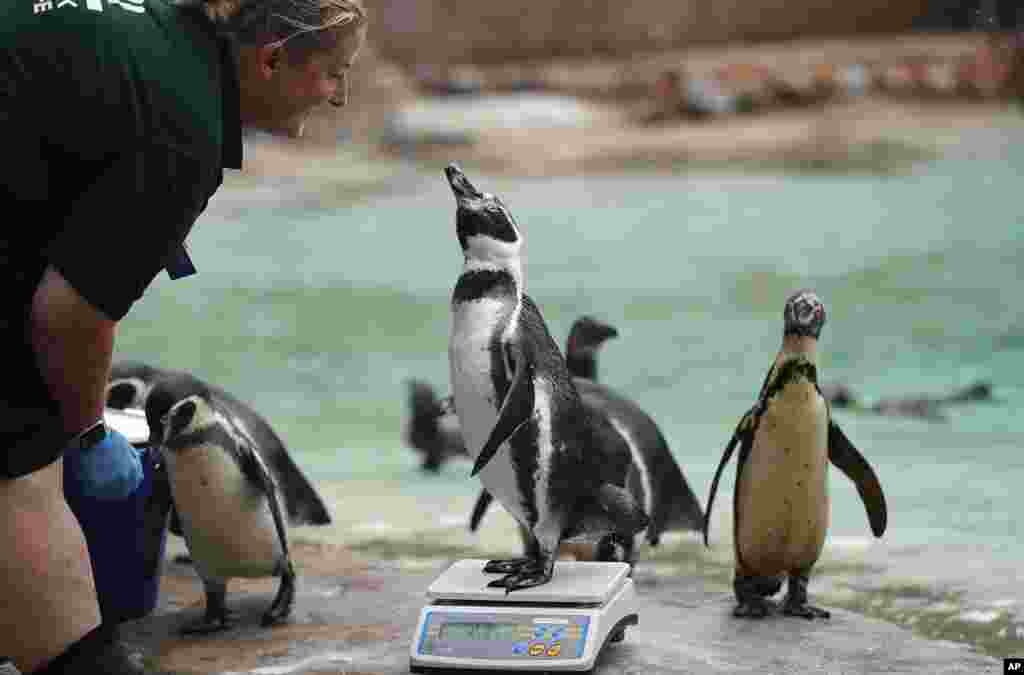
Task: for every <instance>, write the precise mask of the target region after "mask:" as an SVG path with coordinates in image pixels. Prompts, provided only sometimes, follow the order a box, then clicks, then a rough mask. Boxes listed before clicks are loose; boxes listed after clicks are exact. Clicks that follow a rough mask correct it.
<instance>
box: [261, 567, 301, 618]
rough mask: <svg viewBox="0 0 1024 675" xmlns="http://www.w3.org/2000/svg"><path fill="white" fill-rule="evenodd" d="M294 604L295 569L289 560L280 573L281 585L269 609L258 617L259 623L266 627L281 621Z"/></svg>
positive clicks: (288, 613)
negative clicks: (283, 570)
mask: <svg viewBox="0 0 1024 675" xmlns="http://www.w3.org/2000/svg"><path fill="white" fill-rule="evenodd" d="M294 604H295V571H294V570H293V569H292V565H291V563H290V562H289V563H288V564H287V566H286V568H285V572H284V573H283V574H282V575H281V585H280V586H279V587H278V589H277V596H275V597H274V602H273V603H271V605H270V609H268V610H267V611H266V613H264V615H263V617H262V618H260V625H261V626H263V627H264V628H266V627H267V626H273V625H275V624H278V623H281V622H282V621H284V620H285V619H287V618H288V617H289V616H291V613H292V606H293V605H294Z"/></svg>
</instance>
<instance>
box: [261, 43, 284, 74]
mask: <svg viewBox="0 0 1024 675" xmlns="http://www.w3.org/2000/svg"><path fill="white" fill-rule="evenodd" d="M281 52H282V47H281V46H280V45H276V44H273V43H270V44H266V45H263V46H262V47H260V48H259V50H258V52H257V55H256V58H257V60H258V63H259V71H260V74H261V75H262V76H263V77H264V78H266V79H268V80H269V79H270V78H271V77H273V76H274V73H276V72H277V70H278V68H280V67H281V59H282V57H283V55H282V54H281Z"/></svg>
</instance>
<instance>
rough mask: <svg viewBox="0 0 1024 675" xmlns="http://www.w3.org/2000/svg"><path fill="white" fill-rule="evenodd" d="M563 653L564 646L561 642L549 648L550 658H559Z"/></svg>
mask: <svg viewBox="0 0 1024 675" xmlns="http://www.w3.org/2000/svg"><path fill="white" fill-rule="evenodd" d="M561 653H562V644H561V643H560V642H556V643H554V644H553V645H551V646H550V647H548V656H558V655H559V654H561Z"/></svg>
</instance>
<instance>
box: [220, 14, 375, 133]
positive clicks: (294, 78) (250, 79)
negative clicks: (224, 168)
mask: <svg viewBox="0 0 1024 675" xmlns="http://www.w3.org/2000/svg"><path fill="white" fill-rule="evenodd" d="M365 36H366V29H365V27H360V28H359V29H357V30H355V31H350V32H348V33H346V34H345V36H344V37H343V38H342V39H341V40H339V42H338V44H337V45H336V46H335V47H334V48H333V49H331V50H327V51H319V52H314V53H313V54H311V55H309V56H308V57H306V58H305V59H303V58H301V57H300V56H298V55H296V54H289V53H288V45H287V44H285V45H284V46H283V47H275V46H271V45H266V46H264V47H258V48H257V47H242V50H241V53H240V59H239V65H240V78H239V79H240V85H241V89H242V91H241V108H242V123H243V124H246V125H248V126H255V127H258V128H262V129H265V130H267V131H271V132H278V133H285V134H287V135H289V136H293V137H298V136H301V135H302V127H303V125H304V124H305V121H306V119H307V118H308V117H309V114H310V112H311V111H312V110H313V108H315V107H317V106H319V105H322V104H324V103H327V102H328V101H330V102H331V103H332V104H333V105H336V106H343V105H345V104H346V103H347V102H348V72H349V70H350V69H351V67H352V64H353V63H354V62H355V59H356V57H357V56H358V55H359V50H360V48H361V47H362V45H363V42H364V39H365Z"/></svg>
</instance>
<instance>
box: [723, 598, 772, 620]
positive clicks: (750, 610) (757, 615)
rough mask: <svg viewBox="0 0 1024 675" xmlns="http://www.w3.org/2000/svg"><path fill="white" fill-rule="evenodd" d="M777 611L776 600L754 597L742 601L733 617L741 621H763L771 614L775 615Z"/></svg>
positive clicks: (734, 610)
mask: <svg viewBox="0 0 1024 675" xmlns="http://www.w3.org/2000/svg"><path fill="white" fill-rule="evenodd" d="M777 609H778V605H777V604H776V603H775V601H774V600H770V599H769V598H762V597H759V596H754V597H750V598H744V599H743V600H740V602H739V604H738V605H736V607H735V608H734V609H733V610H732V615H733V616H735V617H738V618H741V619H763V618H765V617H766V616H768V615H769V614H774V613H775V611H776V610H777Z"/></svg>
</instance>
